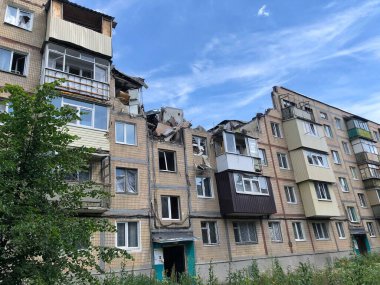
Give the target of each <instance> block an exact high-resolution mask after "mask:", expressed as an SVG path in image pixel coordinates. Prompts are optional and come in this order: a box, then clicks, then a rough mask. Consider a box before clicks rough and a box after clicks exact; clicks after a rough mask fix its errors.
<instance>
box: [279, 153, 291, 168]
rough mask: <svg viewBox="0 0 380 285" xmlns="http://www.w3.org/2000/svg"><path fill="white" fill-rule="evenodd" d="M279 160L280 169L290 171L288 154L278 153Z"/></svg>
mask: <svg viewBox="0 0 380 285" xmlns="http://www.w3.org/2000/svg"><path fill="white" fill-rule="evenodd" d="M277 160H278V165H279V167H280V169H290V167H289V159H288V154H287V153H282V152H278V153H277ZM284 161H285V164H286V167H284Z"/></svg>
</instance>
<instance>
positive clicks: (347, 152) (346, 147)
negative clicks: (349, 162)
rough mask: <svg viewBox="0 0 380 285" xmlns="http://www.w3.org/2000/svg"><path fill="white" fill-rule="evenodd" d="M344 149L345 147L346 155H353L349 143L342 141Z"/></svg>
mask: <svg viewBox="0 0 380 285" xmlns="http://www.w3.org/2000/svg"><path fill="white" fill-rule="evenodd" d="M342 147H343V151H344V153H345V154H347V155H350V154H351V150H350V146H349V145H348V143H347V142H345V141H342Z"/></svg>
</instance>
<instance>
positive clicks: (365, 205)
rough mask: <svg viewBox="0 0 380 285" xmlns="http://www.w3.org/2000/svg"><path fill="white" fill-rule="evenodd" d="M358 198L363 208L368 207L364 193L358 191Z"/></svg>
mask: <svg viewBox="0 0 380 285" xmlns="http://www.w3.org/2000/svg"><path fill="white" fill-rule="evenodd" d="M358 199H359V205H360V207H361V208H368V203H367V200H366V197H365V194H364V193H358Z"/></svg>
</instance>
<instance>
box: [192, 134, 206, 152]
mask: <svg viewBox="0 0 380 285" xmlns="http://www.w3.org/2000/svg"><path fill="white" fill-rule="evenodd" d="M192 144H193V154H194V155H197V156H201V155H205V156H208V149H207V138H206V137H200V136H193V137H192ZM202 144H203V145H204V146H202ZM194 147H197V148H198V150H199V152H198V153H195V152H194ZM201 148H203V150H202V149H201Z"/></svg>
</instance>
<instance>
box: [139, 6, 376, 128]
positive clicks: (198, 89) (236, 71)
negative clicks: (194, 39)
mask: <svg viewBox="0 0 380 285" xmlns="http://www.w3.org/2000/svg"><path fill="white" fill-rule="evenodd" d="M379 4H380V2H379V1H371V2H365V3H364V4H363V5H361V6H358V7H354V8H350V9H346V10H343V11H341V12H340V13H339V14H326V15H325V17H324V18H321V19H320V20H319V21H318V22H315V23H313V24H309V25H303V26H296V27H291V28H288V29H282V30H279V31H278V32H274V33H272V34H268V33H264V32H263V33H254V34H248V33H241V34H235V35H227V36H225V37H218V38H212V39H211V40H210V41H209V42H208V43H206V44H205V48H204V49H203V52H201V55H200V56H199V57H198V58H196V59H194V60H193V63H192V64H190V69H189V72H187V73H186V72H182V73H179V74H176V75H174V76H162V77H155V78H153V77H152V78H151V80H150V82H148V84H149V87H150V89H149V90H150V91H149V92H151V94H152V95H151V96H148V97H146V100H145V103H151V104H154V103H158V102H159V103H161V104H166V105H172V104H173V105H175V106H178V107H182V108H184V109H185V115H186V110H187V108H191V107H192V106H191V103H193V104H199V102H198V100H197V99H198V98H199V97H197V99H195V98H194V96H196V95H194V94H200V93H202V92H203V93H204V95H202V96H201V98H200V99H201V100H203V101H204V102H206V101H207V102H208V103H207V104H209V105H210V104H211V106H212V107H211V106H210V107H209V108H210V110H214V109H215V110H218V113H219V114H220V115H221V116H222V118H226V117H227V115H228V114H234V112H236V114H238V113H239V111H237V110H239V109H240V108H242V107H248V106H250V108H251V109H252V107H251V105H254V104H253V102H254V101H255V100H256V99H258V98H259V97H263V96H268V95H269V94H270V90H271V87H272V86H274V85H280V84H284V83H285V82H287V81H288V80H289V79H290V78H291V77H292V76H294V74H297V72H305V71H308V70H310V69H312V68H314V67H317V66H318V65H319V64H324V63H327V61H328V60H330V59H332V58H333V57H338V56H352V55H358V54H361V53H367V54H369V53H370V54H371V55H375V57H376V58H377V59H380V56H379V50H380V48H379V44H380V37H379V38H373V39H371V40H368V41H367V42H358V43H357V44H356V45H355V46H353V45H352V44H351V42H352V39H354V38H356V37H357V36H359V35H360V34H361V29H363V28H365V26H362V25H361V24H362V23H363V21H365V20H368V19H370V18H371V17H372V16H374V15H375V14H377V13H379V12H380V10H379V7H378V6H379ZM264 6H265V5H264ZM263 10H264V11H265V7H264V8H263ZM142 74H143V73H142ZM157 75H159V74H157ZM230 83H233V84H234V85H233V86H240V89H239V90H236V92H233V91H232V92H231V91H230V94H231V96H225V97H223V99H222V100H221V99H219V98H216V99H215V102H213V103H209V102H210V101H211V100H209V99H205V98H209V97H208V94H207V90H208V89H214V88H218V89H223V88H224V87H228V86H231V85H232V84H230ZM240 90H243V91H240ZM226 93H228V91H226ZM235 95H236V96H235ZM198 96H199V95H198ZM266 107H270V106H266ZM232 109H235V111H232ZM194 110H195V109H193V110H192V112H191V113H190V114H189V116H190V119H191V115H197V117H198V118H199V121H202V120H210V118H209V114H207V112H206V113H205V114H203V117H201V116H200V114H198V113H197V112H194ZM195 113H197V114H195ZM237 116H238V115H237ZM218 118H219V117H218Z"/></svg>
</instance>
